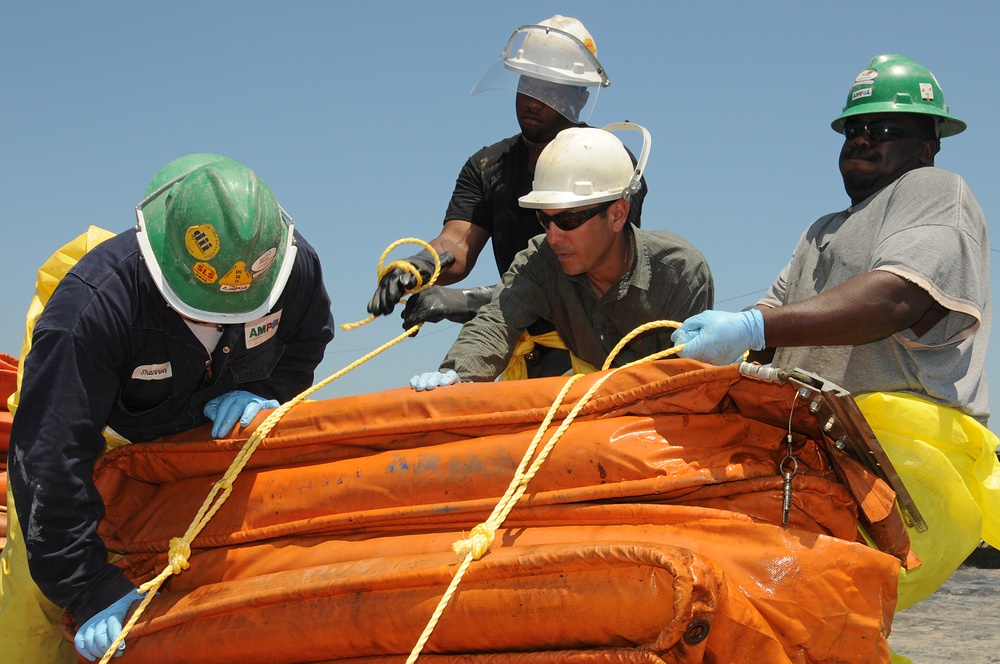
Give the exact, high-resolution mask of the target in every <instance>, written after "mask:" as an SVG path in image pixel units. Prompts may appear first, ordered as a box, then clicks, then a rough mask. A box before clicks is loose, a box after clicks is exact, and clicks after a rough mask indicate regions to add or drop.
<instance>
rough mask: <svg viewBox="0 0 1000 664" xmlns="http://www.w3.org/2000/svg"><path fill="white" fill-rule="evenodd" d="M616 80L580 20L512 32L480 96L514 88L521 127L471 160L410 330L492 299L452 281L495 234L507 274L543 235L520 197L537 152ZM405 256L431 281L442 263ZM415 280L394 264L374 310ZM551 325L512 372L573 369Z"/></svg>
mask: <svg viewBox="0 0 1000 664" xmlns="http://www.w3.org/2000/svg"><path fill="white" fill-rule="evenodd" d="M608 85H610V81H609V79H608V77H607V74H606V72H605V70H604V68H603V67H602V66H601V64H600V62H599V61H598V60H597V47H596V46H595V44H594V39H593V37H592V36H591V34H590V32H588V31H587V29H586V28H585V27H584V26H583V24H582V23H581V22H580V21H578V20H577V19H575V18H570V17H568V16H560V15H556V16H553V17H551V18H549V19H546V20H544V21H541V22H540V23H538V24H537V25H524V26H521V27H520V28H518V29H517V30H516V31H515V32H514V34H513V35H512V36H511V38H510V40H509V41H508V43H507V46H506V48H505V49H504V51H503V52H502V53H501V55H500V57H499V58H498V59H497V61H496V63H495V64H494V65H493V66H492V67H491V68H490V69H489V70H488V71H487V72H486V74H484V75H483V77H482V79H481V80H480V81H479V83H477V85H476V86H475V87H474V88H473V91H472V94H477V93H479V92H481V91H483V90H489V89H510V90H516V97H515V102H514V108H515V112H516V116H517V122H518V125H519V127H520V129H521V131H520V133H519V134H516V135H514V136H511V137H510V138H506V139H504V140H502V141H499V142H497V143H494V144H493V145H490V146H488V147H484V148H483V149H481V150H479V151H478V152H476V153H475V154H473V155H472V156H471V157H470V158H469V159H468V161H467V162H466V163H465V165H464V166H463V168H462V171H461V172H460V173H459V176H458V179H457V181H456V184H455V190H454V192H453V193H452V197H451V201H450V203H449V204H448V209H447V212H446V213H445V221H444V226H443V228H442V230H441V233H440V234H439V235H438V236H437V237H436V238H434V239H433V240H431V241H430V243H429V244H430V245H431V246H432V247H434V249H435V250H436V251H437V252H438V253H439V254H441V256H442V259H443V263H442V267H443V268H444V269H443V270H442V272H441V275H440V277H439V278H438V282H437V283H438V284H439V285H436V286H433V287H431V288H429V289H427V290H425V291H422V292H420V293H417V294H415V295H411V296H410V297H409V298H408V299H407V302H406V307H405V308H404V309H403V313H402V318H403V328H404V329H408V328H409V327H411V326H413V325H416V324H417V323H424V322H438V321H441V320H445V319H447V320H450V321H453V322H459V323H464V322H466V321H468V320H470V319H471V318H472V317H473V316H475V315H476V312H477V311H478V310H479V308H480V307H481V306H482V305H484V304H485V303H486V302H489V300H490V297H491V296H492V293H493V289H494V286H481V287H475V288H447V287H446V286H447V285H449V284H454V283H457V282H459V281H461V280H462V279H464V278H465V277H466V276H468V274H469V272H471V271H472V268H473V267H474V266H475V264H476V261H477V259H478V258H479V255H480V253H481V252H482V250H483V248H484V247H485V246H486V242H487V241H492V245H493V255H494V258H495V260H496V266H497V270H498V273H499V274H500V275H501V276H502V275H503V274H504V272H506V271H507V269H508V268H509V267H510V265H511V262H512V261H513V260H514V256H515V255H516V254H517V252H519V251H521V250H522V249H524V248H525V247H527V246H528V241H529V240H530V239H531V238H532V237H534V236H535V235H538V221H537V220H536V219H535V215H534V212H533V211H532V210H530V209H526V208H523V207H521V206H519V205H518V198H520V197H521V196H524V195H525V194H527V193H529V192H530V191H531V182H532V178H533V176H534V172H535V163H536V162H537V160H538V155H539V154H540V153H541V152H542V150H543V148H545V146H546V145H548V143H549V142H550V141H551V140H552V139H553V138H555V136H556V135H557V134H558V133H559V132H560V131H562V130H563V129H566V128H569V127H579V126H585V122H586V119H587V118H588V117H589V115H590V113H591V112H592V110H593V107H594V105H595V104H596V101H597V96H598V93H599V92H600V90H601V88H603V87H606V86H608ZM634 161H635V160H634V159H633V163H634ZM646 191H647V189H646V184H645V181H644V180H643V182H642V187H641V189H640V190H639V191H637V192H636V193H635V195H633V196H632V199H631V201H630V208H629V220H630V221H631V222H632V223H633V224H634V225H636V226H639V224H640V215H641V211H642V201H643V198H644V197H645V195H646ZM452 259H453V260H454V262H453V263H452V262H451V261H452ZM406 260H407V261H409V262H410V263H411V264H412V265H413V266H414V267H415V268H416V269H417V270H419V272H420V274H421V276H422V278H423V280H424V281H426V280H427V279H428V278H429V277H430V275H431V273H432V272H433V269H434V262H433V260H432V259H431V257H430V255H429V253H428V252H427V251H422V252H421V253H419V254H416V255H415V256H411V257H410V258H408V259H406ZM445 266H447V267H445ZM415 286H416V281H415V280H414V278H413V276H412V275H411V274H410V273H409V272H406V271H404V270H400V269H393V270H390V271H389V272H388V273H387V274H386V275H384V276H383V277H382V278H381V279H380V282H379V285H378V288H377V289H376V291H375V294H374V295H373V296H372V299H371V301H370V302H369V304H368V311H369V312H370V313H372V314H375V315H386V314H388V313H390V312H391V311H392V310H393V308H394V307H395V305H396V303H397V302H399V300H400V298H401V297H402V296H403V295H404V293H406V292H407V291H408V290H409V289H412V288H414V287H415ZM552 329H553V328H552V324H551V322H549V321H539V323H538V324H537V325H535V326H533V327H532V328H531V329H530V330H528V333H529V334H527V335H525V337H524V339H523V340H522V343H521V344H520V345H519V348H518V352H517V353H516V354H515V358H517V360H516V362H517V363H516V364H515V365H512V371H511V373H510V376H511V377H528V376H530V377H534V376H547V375H558V374H562V373H564V372H566V371H567V370H569V369H570V364H569V358H568V355H567V353H566V352H565V350H562V349H563V348H564V347H565V345H564V343H563V342H562V340H560V339H558V338H557V337H556V336H554V333H553V331H552ZM515 367H517V369H516V370H515Z"/></svg>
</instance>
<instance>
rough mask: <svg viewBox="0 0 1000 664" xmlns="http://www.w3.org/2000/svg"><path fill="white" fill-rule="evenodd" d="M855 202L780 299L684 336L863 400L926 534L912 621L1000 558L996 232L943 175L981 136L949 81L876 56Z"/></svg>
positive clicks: (813, 231) (844, 156) (907, 62)
mask: <svg viewBox="0 0 1000 664" xmlns="http://www.w3.org/2000/svg"><path fill="white" fill-rule="evenodd" d="M832 126H833V129H834V131H837V132H839V133H842V134H843V135H844V144H843V147H842V148H841V151H840V172H841V175H842V176H843V181H844V188H845V189H846V191H847V195H848V197H849V198H850V200H851V204H850V206H849V207H848V208H847V209H846V210H843V211H840V212H835V213H833V214H828V215H825V216H823V217H821V218H820V219H819V220H817V221H816V222H814V223H813V224H812V225H811V226H810V227H809V228H808V229H807V230H806V232H805V233H804V234H803V235H802V237H801V239H800V240H799V244H798V246H797V247H796V249H795V252H794V254H793V255H792V259H791V262H790V263H789V264H788V265H787V266H785V268H784V269H783V270H782V271H781V273H780V274H779V276H778V278H777V280H776V281H775V282H774V285H772V286H771V288H770V290H769V292H768V293H767V295H766V296H765V297H764V298H763V299H762V300H761V301H760V302H758V303H757V305H756V306H755V307H752V308H750V309H748V310H746V311H743V312H740V313H727V312H720V311H707V312H703V313H702V314H699V315H696V316H694V317H692V318H690V319H688V320H686V321H684V324H683V325H682V326H681V328H680V329H679V330H677V331H676V332H675V333H674V337H673V338H674V340H675V341H676V342H679V343H685V344H686V346H685V348H684V349H683V350H682V351H681V353H680V354H681V355H682V356H684V357H691V358H695V359H699V360H703V361H706V362H711V363H715V364H722V363H728V362H733V361H736V360H737V359H738V358H740V357H741V356H742V354H743V353H744V352H745V351H747V350H748V349H749V350H753V351H761V352H760V353H759V354H755V355H751V359H757V360H759V361H762V362H767V361H771V362H772V364H773V366H775V367H777V368H785V369H791V368H795V367H798V368H802V369H806V370H809V371H812V372H814V373H817V374H819V375H821V376H823V377H824V378H826V379H828V380H831V381H833V382H835V383H838V384H839V385H841V386H843V387H844V388H846V389H848V390H849V391H851V392H852V393H854V395H855V396H856V398H857V400H858V402H859V405H860V406H861V410H862V411H863V412H864V413H865V416H866V418H867V419H868V420H869V423H870V424H871V425H872V428H873V429H874V430H875V431H876V433H877V434H878V437H879V439H880V441H881V442H882V445H883V446H884V447H885V448H886V451H887V453H888V454H889V457H890V459H891V460H892V462H893V465H894V466H895V467H896V470H897V471H898V472H899V474H900V476H901V478H902V479H903V481H904V484H905V485H906V487H907V490H908V492H909V493H911V494H912V497H913V498H914V502H915V503H916V505H917V507H918V509H919V510H920V512H921V514H922V516H923V517H924V519H925V520H926V522H927V524H928V526H929V528H928V529H927V530H926V531H922V530H919V529H912V528H911V529H910V539H911V544H912V548H913V551H914V552H915V553H916V555H917V556H918V557H919V558H920V560H921V562H922V565H921V566H920V567H918V568H916V569H908V570H903V571H902V572H901V576H900V584H899V603H898V608H905V607H907V606H910V605H912V604H914V603H916V602H918V601H920V600H921V599H923V598H925V597H927V596H928V595H930V594H931V593H933V592H934V590H936V589H937V588H938V587H939V586H940V585H941V583H943V582H944V581H945V579H947V577H948V576H949V575H950V574H951V573H952V572H953V571H954V570H955V569H956V568H957V567H958V566H959V565H960V564H961V563H962V561H963V560H964V559H965V558H966V557H967V556H968V555H969V553H970V552H972V551H973V550H974V549H975V548H976V547H977V546H978V545H979V543H980V538H982V539H984V540H986V541H987V542H989V543H990V544H992V545H993V546H997V545H1000V466H998V464H997V458H996V456H995V454H994V452H995V450H996V447H997V442H998V441H997V438H996V436H994V435H993V434H992V433H991V432H990V431H989V430H988V429H987V428H986V426H985V425H986V423H987V419H988V417H989V410H988V405H987V394H986V376H985V372H984V367H985V359H986V350H987V346H988V344H989V336H990V324H991V320H992V312H991V302H992V297H991V293H990V280H989V273H990V268H989V264H990V254H989V251H990V248H989V238H988V236H987V227H986V219H985V217H984V215H983V211H982V209H981V208H980V206H979V203H977V202H976V199H975V197H974V196H973V195H972V191H970V189H969V186H968V185H967V184H966V183H965V181H964V180H963V179H962V178H961V177H960V176H958V175H956V174H955V173H951V172H949V171H946V170H944V169H941V168H937V167H935V166H934V157H935V155H936V154H937V153H938V150H939V149H940V147H941V144H940V141H941V139H942V138H946V137H949V136H954V135H956V134H958V133H960V132H962V131H964V130H965V128H966V125H965V123H964V122H962V121H961V120H959V119H958V118H956V117H955V116H953V115H952V114H951V112H950V111H949V109H948V106H947V104H945V101H944V95H943V93H942V91H941V87H940V85H938V81H937V79H936V78H935V77H934V75H933V74H931V72H930V71H928V70H927V69H926V68H925V67H924V66H922V65H921V64H919V63H918V62H916V61H914V60H912V59H910V58H907V57H903V56H901V55H882V56H879V57H876V58H875V59H873V60H872V61H871V63H870V64H869V65H868V66H867V67H866V68H865V69H864V70H863V71H862V72H861V73H860V74H858V75H857V77H856V78H855V79H854V81H853V82H852V83H851V86H850V89H849V90H848V94H847V103H846V105H845V106H844V108H843V112H842V113H841V114H840V115H839V116H838V117H837V118H836V119H835V120H834V121H833V123H832Z"/></svg>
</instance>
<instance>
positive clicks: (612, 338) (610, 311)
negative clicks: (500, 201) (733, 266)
mask: <svg viewBox="0 0 1000 664" xmlns="http://www.w3.org/2000/svg"><path fill="white" fill-rule="evenodd" d="M628 228H630V227H629V226H626V229H628ZM631 232H632V234H633V237H634V242H635V245H634V247H635V253H634V256H635V257H634V258H633V261H632V267H631V269H630V270H629V272H628V273H627V274H625V275H624V276H623V277H622V278H621V279H620V280H619V281H618V283H617V284H615V285H614V286H612V287H611V288H610V289H609V290H608V292H606V293H604V294H603V295H601V296H598V295H597V294H596V293H594V290H593V289H592V288H591V286H590V282H589V281H587V277H586V276H585V275H579V276H572V277H571V276H569V275H567V274H566V273H565V272H563V270H562V267H561V266H560V264H559V260H558V259H557V258H556V256H555V254H554V253H552V250H551V249H550V248H549V245H548V243H547V242H545V236H544V235H539V236H537V237H535V238H533V239H532V240H531V242H530V243H529V244H528V248H527V249H525V250H523V251H521V252H520V253H518V254H517V256H515V257H514V262H513V263H512V264H511V266H510V269H509V270H508V271H507V273H506V274H505V275H504V277H503V284H502V285H501V286H500V287H498V288H497V290H496V291H495V292H494V294H493V300H492V301H491V302H490V303H489V304H487V305H485V306H484V307H483V308H482V309H480V310H479V314H478V315H477V316H476V317H475V318H473V319H472V320H471V321H469V322H468V323H466V324H465V326H464V327H463V328H462V331H461V332H460V333H459V335H458V339H456V340H455V343H454V344H453V345H452V347H451V349H450V350H449V351H448V355H447V356H446V357H445V359H444V361H443V362H442V363H441V370H442V371H446V370H448V369H454V370H455V371H456V372H457V373H458V376H459V378H461V379H462V380H463V381H488V380H493V379H494V378H496V377H497V376H499V375H500V374H501V373H502V372H503V370H504V369H505V368H506V367H507V362H508V361H509V360H510V357H511V355H512V353H513V350H514V346H515V345H516V344H517V341H518V339H519V338H520V336H521V332H522V331H523V330H526V329H527V328H529V327H530V326H531V325H532V324H534V323H535V322H536V321H538V320H548V321H552V323H553V324H554V325H555V328H556V331H557V332H558V333H559V336H560V338H561V339H562V340H563V341H564V342H565V343H566V346H567V347H568V348H569V349H570V351H572V352H573V354H575V355H576V356H577V357H579V358H581V359H583V360H586V361H587V362H590V363H591V364H592V365H594V366H595V367H597V368H600V367H601V365H602V364H603V363H604V361H605V360H606V359H607V357H608V355H609V354H610V352H611V351H612V350H613V349H614V347H615V345H617V343H618V342H619V341H620V340H621V339H622V338H623V337H624V336H625V335H626V334H628V333H629V332H631V331H632V330H633V329H635V328H636V327H638V326H639V325H642V324H644V323H649V322H651V321H656V320H673V321H683V320H684V319H686V318H687V317H688V316H693V315H694V314H697V313H700V312H702V311H704V310H705V309H708V308H710V307H711V306H712V303H713V301H714V299H715V289H714V284H713V282H712V273H711V271H710V270H709V268H708V263H707V262H706V260H705V257H704V256H703V255H702V254H701V252H699V251H698V250H697V249H695V248H694V246H692V245H691V244H690V243H689V242H687V241H686V240H685V239H684V238H682V237H681V236H679V235H677V234H675V233H670V232H668V231H646V230H642V229H639V228H634V229H631ZM672 332H673V329H672V328H658V329H656V330H650V331H647V332H645V333H644V334H642V335H640V336H638V337H636V338H635V339H633V340H632V341H630V342H629V343H628V344H627V345H626V346H625V347H624V348H623V349H622V351H621V352H620V353H619V354H618V355H617V356H616V358H615V363H614V364H615V366H621V365H622V364H625V363H627V362H631V361H633V360H638V359H641V358H643V357H645V356H647V355H650V354H652V353H655V352H657V351H659V350H663V349H666V348H670V347H672V346H673V342H671V341H670V334H671V333H672Z"/></svg>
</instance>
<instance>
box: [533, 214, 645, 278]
mask: <svg viewBox="0 0 1000 664" xmlns="http://www.w3.org/2000/svg"><path fill="white" fill-rule="evenodd" d="M603 207H604V206H603V205H587V206H583V207H579V208H568V209H566V210H538V215H539V217H541V216H542V215H546V216H549V217H552V216H555V215H558V214H560V213H564V212H583V211H586V210H594V211H595V214H594V216H593V217H591V218H589V219H588V220H587V221H586V222H584V223H583V224H581V225H579V226H577V227H576V228H574V229H573V230H569V231H567V230H562V229H561V228H559V226H558V225H556V224H554V223H549V224H548V227H547V228H546V229H545V241H546V242H547V243H548V245H549V248H550V249H552V253H554V254H555V256H556V258H557V259H558V260H559V265H560V266H561V267H562V270H563V272H565V273H566V274H568V275H570V276H576V275H581V274H588V273H597V272H599V271H600V268H601V267H602V266H603V265H605V264H606V261H607V260H608V259H609V257H610V256H611V250H612V247H613V246H614V243H615V237H616V235H617V234H618V232H619V231H620V230H621V226H622V224H623V223H624V220H625V217H627V216H628V206H627V204H625V202H624V201H622V200H617V201H614V203H613V204H612V205H611V206H609V207H608V208H607V209H605V210H604V211H603V212H601V211H600V210H601V208H603ZM543 226H545V224H543Z"/></svg>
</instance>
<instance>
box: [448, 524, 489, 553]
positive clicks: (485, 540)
mask: <svg viewBox="0 0 1000 664" xmlns="http://www.w3.org/2000/svg"><path fill="white" fill-rule="evenodd" d="M495 534H496V528H495V527H493V526H491V525H489V524H487V523H480V524H479V525H478V526H476V527H475V528H473V529H472V532H471V533H469V536H468V537H467V538H465V539H463V540H459V541H457V542H455V543H454V544H452V545H451V550H452V551H454V552H455V553H457V554H458V555H460V556H464V555H467V554H470V553H471V554H472V558H473V560H479V559H480V558H482V557H483V556H484V555H486V552H487V551H488V550H489V548H490V544H493V536H494V535H495Z"/></svg>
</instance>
